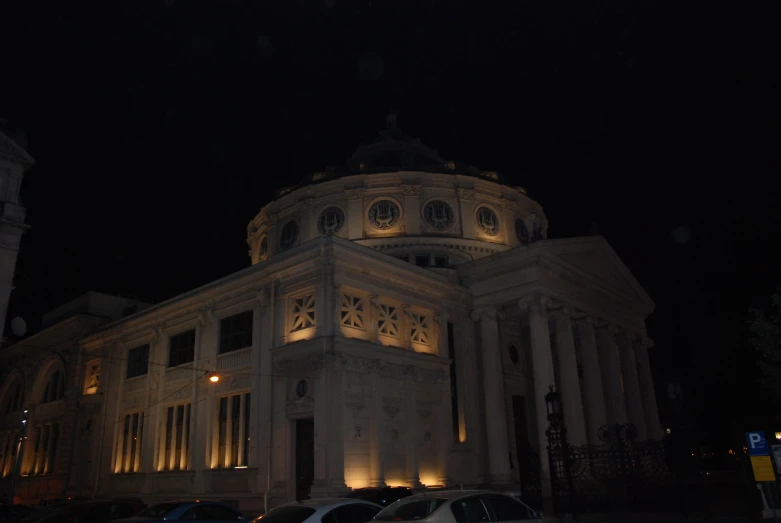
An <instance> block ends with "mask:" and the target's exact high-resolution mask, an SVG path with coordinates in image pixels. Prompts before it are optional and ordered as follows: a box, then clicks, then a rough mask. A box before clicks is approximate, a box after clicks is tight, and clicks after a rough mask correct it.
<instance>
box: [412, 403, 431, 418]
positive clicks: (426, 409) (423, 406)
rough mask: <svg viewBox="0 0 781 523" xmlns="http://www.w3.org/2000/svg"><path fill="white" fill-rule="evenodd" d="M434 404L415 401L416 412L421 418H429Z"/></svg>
mask: <svg viewBox="0 0 781 523" xmlns="http://www.w3.org/2000/svg"><path fill="white" fill-rule="evenodd" d="M433 405H434V404H433V402H431V401H421V400H415V410H416V411H417V413H418V416H420V417H421V418H428V417H429V416H431V413H432V412H433Z"/></svg>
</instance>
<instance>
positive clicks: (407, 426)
mask: <svg viewBox="0 0 781 523" xmlns="http://www.w3.org/2000/svg"><path fill="white" fill-rule="evenodd" d="M415 389H416V388H415V387H414V386H413V385H412V384H409V383H408V384H406V385H404V403H405V407H404V416H405V418H406V419H405V420H404V421H405V423H404V449H405V454H406V456H405V457H406V463H405V464H404V481H405V482H406V483H407V486H408V487H410V488H413V489H415V488H420V487H421V486H422V485H421V483H420V459H419V458H418V452H419V450H420V439H421V438H420V423H419V420H418V414H417V412H416V408H415V407H416V406H417V405H416V403H415V397H416V396H417V394H416V390H415Z"/></svg>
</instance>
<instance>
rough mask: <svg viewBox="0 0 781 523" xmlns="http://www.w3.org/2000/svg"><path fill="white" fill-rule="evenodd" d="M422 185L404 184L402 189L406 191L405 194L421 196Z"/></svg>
mask: <svg viewBox="0 0 781 523" xmlns="http://www.w3.org/2000/svg"><path fill="white" fill-rule="evenodd" d="M421 189H422V186H420V185H402V186H401V190H402V192H403V193H404V196H413V197H419V196H420V193H421Z"/></svg>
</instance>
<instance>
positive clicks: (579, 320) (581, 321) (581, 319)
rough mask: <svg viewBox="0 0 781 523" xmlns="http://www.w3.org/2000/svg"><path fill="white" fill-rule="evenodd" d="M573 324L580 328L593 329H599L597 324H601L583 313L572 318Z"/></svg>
mask: <svg viewBox="0 0 781 523" xmlns="http://www.w3.org/2000/svg"><path fill="white" fill-rule="evenodd" d="M572 323H574V324H575V325H578V326H583V327H591V328H592V329H593V328H595V327H597V324H598V323H599V322H598V321H597V319H596V318H592V317H591V316H587V315H586V314H583V313H576V314H574V315H573V316H572Z"/></svg>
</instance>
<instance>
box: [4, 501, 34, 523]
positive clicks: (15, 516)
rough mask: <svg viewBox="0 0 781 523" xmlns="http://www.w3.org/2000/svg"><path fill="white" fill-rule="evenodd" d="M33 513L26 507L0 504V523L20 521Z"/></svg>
mask: <svg viewBox="0 0 781 523" xmlns="http://www.w3.org/2000/svg"><path fill="white" fill-rule="evenodd" d="M32 512H33V509H32V508H31V507H28V506H27V505H11V504H8V503H2V504H0V523H6V522H7V521H12V522H17V521H21V520H23V519H24V518H26V517H27V516H29V515H30V514H31V513H32Z"/></svg>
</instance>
